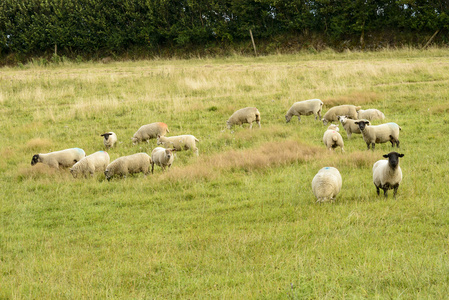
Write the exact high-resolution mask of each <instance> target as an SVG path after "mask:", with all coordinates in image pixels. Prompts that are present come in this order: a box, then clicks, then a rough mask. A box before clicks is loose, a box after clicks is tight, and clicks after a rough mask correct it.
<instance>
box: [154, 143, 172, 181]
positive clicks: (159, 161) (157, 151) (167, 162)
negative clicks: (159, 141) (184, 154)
mask: <svg viewBox="0 0 449 300" xmlns="http://www.w3.org/2000/svg"><path fill="white" fill-rule="evenodd" d="M174 151H175V149H165V148H162V147H156V148H154V149H153V152H151V173H152V174H153V172H154V165H155V164H156V165H158V166H159V167H161V168H162V171H165V167H168V169H170V167H171V165H172V164H173V161H174V160H175V154H174V153H173V152H174Z"/></svg>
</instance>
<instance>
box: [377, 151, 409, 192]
mask: <svg viewBox="0 0 449 300" xmlns="http://www.w3.org/2000/svg"><path fill="white" fill-rule="evenodd" d="M403 156H404V154H400V153H397V152H390V153H388V154H385V155H384V156H383V157H385V158H388V160H385V159H382V160H378V161H377V162H375V163H374V165H373V182H374V185H375V186H376V192H377V195H380V193H379V189H383V190H384V196H385V198H386V197H387V192H388V190H391V189H393V190H394V192H393V197H396V193H397V191H398V188H399V184H400V183H401V181H402V170H401V167H400V166H399V157H403Z"/></svg>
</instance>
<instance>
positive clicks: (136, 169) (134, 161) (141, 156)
mask: <svg viewBox="0 0 449 300" xmlns="http://www.w3.org/2000/svg"><path fill="white" fill-rule="evenodd" d="M150 164H151V157H150V156H149V155H148V154H146V153H136V154H132V155H127V156H122V157H119V158H117V159H116V160H114V161H113V162H111V163H110V164H109V165H108V166H107V167H106V170H105V171H104V175H105V176H106V179H107V180H111V178H112V177H113V176H114V175H118V176H122V177H125V178H126V175H128V174H134V173H140V172H142V173H144V174H145V175H147V174H148V173H149V172H150Z"/></svg>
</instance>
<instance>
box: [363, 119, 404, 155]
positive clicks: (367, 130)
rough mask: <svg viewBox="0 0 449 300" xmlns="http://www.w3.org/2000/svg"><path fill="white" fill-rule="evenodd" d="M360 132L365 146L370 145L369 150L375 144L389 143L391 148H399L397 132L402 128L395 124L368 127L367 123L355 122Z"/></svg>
mask: <svg viewBox="0 0 449 300" xmlns="http://www.w3.org/2000/svg"><path fill="white" fill-rule="evenodd" d="M355 124H357V125H358V126H359V128H360V131H361V132H362V135H363V139H364V140H365V143H366V146H367V147H368V150H369V146H370V145H372V147H371V149H372V150H374V147H375V145H376V144H381V143H386V142H388V141H389V142H391V146H392V147H394V144H396V146H397V147H398V148H399V130H402V128H401V127H400V126H399V125H398V124H396V123H386V124H382V125H376V126H369V121H365V120H358V121H356V122H355Z"/></svg>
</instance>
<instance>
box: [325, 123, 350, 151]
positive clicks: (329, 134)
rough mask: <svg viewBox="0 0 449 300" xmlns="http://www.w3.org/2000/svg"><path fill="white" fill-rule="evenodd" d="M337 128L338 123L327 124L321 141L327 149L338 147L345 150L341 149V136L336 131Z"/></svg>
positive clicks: (342, 144)
mask: <svg viewBox="0 0 449 300" xmlns="http://www.w3.org/2000/svg"><path fill="white" fill-rule="evenodd" d="M339 130H340V129H339V128H338V125H335V124H331V125H329V127H328V128H327V130H326V131H325V132H324V135H323V143H324V145H325V146H326V147H327V149H329V150H334V148H337V147H340V148H341V152H345V150H344V149H343V147H344V143H343V138H342V137H341V135H340V133H338V131H339Z"/></svg>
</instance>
